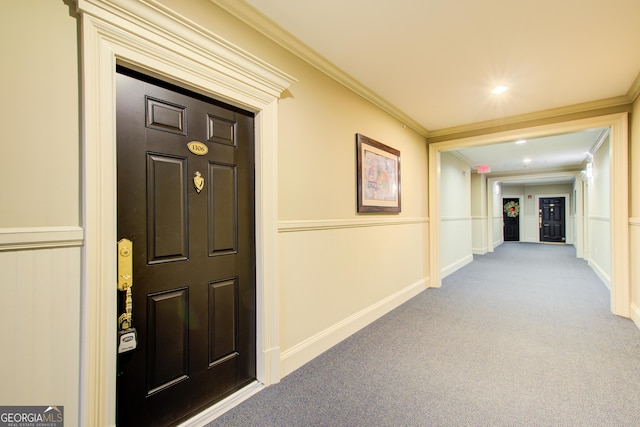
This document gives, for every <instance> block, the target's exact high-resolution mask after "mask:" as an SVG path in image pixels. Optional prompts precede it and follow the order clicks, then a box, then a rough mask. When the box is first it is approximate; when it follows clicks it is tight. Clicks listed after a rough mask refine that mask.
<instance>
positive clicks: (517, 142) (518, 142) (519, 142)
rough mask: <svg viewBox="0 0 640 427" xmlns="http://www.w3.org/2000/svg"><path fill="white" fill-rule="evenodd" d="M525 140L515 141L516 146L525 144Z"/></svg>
mask: <svg viewBox="0 0 640 427" xmlns="http://www.w3.org/2000/svg"><path fill="white" fill-rule="evenodd" d="M526 143H527V140H526V139H519V140H517V141H516V144H526Z"/></svg>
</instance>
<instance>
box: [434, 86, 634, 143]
mask: <svg viewBox="0 0 640 427" xmlns="http://www.w3.org/2000/svg"><path fill="white" fill-rule="evenodd" d="M634 85H635V84H634ZM638 89H640V81H638ZM632 102H633V101H632V100H631V98H630V97H629V96H628V95H622V96H617V97H614V98H607V99H601V100H598V101H591V102H585V103H581V104H574V105H567V106H564V107H559V108H551V109H548V110H541V111H534V112H532V113H526V114H520V115H516V116H510V117H504V118H500V119H495V120H487V121H484V122H477V123H470V124H467V125H462V126H456V127H450V128H446V129H439V130H434V131H431V132H429V135H428V137H427V138H428V140H429V143H431V142H439V141H442V140H448V139H451V137H455V138H456V139H457V138H461V137H463V136H472V135H476V134H479V133H494V132H498V131H501V130H507V129H512V128H516V127H522V126H523V125H524V126H526V127H528V126H532V125H534V124H536V122H547V123H553V122H555V121H566V120H570V119H576V118H577V117H576V116H580V115H584V117H588V116H591V115H592V114H589V113H591V112H597V114H596V115H604V114H610V113H613V112H625V111H626V112H629V111H631V103H632ZM604 110H615V111H604ZM537 124H542V123H537ZM484 131H488V132H484Z"/></svg>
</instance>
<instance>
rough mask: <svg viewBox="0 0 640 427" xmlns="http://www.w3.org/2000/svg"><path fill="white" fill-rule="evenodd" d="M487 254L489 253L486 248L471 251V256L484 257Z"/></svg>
mask: <svg viewBox="0 0 640 427" xmlns="http://www.w3.org/2000/svg"><path fill="white" fill-rule="evenodd" d="M487 252H489V250H488V249H487V248H472V249H471V253H472V254H473V255H486V253H487Z"/></svg>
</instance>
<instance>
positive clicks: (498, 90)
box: [491, 85, 509, 95]
mask: <svg viewBox="0 0 640 427" xmlns="http://www.w3.org/2000/svg"><path fill="white" fill-rule="evenodd" d="M508 90H509V88H508V87H506V86H502V85H500V86H496V87H494V88H493V90H492V91H491V93H493V94H494V95H501V94H503V93H505V92H506V91H508Z"/></svg>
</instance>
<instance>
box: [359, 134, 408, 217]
mask: <svg viewBox="0 0 640 427" xmlns="http://www.w3.org/2000/svg"><path fill="white" fill-rule="evenodd" d="M356 150H357V151H356V158H357V192H358V212H389V213H398V212H400V151H398V150H396V149H395V148H391V147H389V146H387V145H384V144H382V143H380V142H378V141H376V140H373V139H371V138H368V137H366V136H364V135H361V134H359V133H358V134H356Z"/></svg>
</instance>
